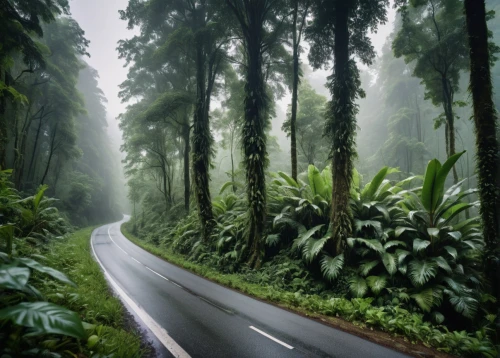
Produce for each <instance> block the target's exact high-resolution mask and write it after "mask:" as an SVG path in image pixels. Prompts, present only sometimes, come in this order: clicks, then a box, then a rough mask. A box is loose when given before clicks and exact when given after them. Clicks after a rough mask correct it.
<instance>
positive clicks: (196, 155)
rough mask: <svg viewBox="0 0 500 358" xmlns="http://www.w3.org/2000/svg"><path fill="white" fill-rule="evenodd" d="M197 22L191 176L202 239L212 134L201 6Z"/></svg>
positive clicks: (209, 215) (207, 216) (207, 224)
mask: <svg viewBox="0 0 500 358" xmlns="http://www.w3.org/2000/svg"><path fill="white" fill-rule="evenodd" d="M196 16H197V17H198V18H197V22H198V24H199V28H198V32H197V34H196V43H195V46H196V106H195V112H194V116H193V177H194V184H195V196H196V202H197V204H198V214H199V217H200V222H201V226H202V231H203V232H202V235H203V239H204V240H205V241H208V239H209V237H210V232H211V228H212V227H213V212H212V199H211V196H210V155H211V153H212V141H213V139H212V134H211V133H210V123H209V116H208V114H207V115H206V113H207V112H206V109H207V106H208V103H207V81H206V56H205V51H204V41H205V38H204V35H203V34H204V30H202V29H201V27H202V26H203V24H204V21H205V14H204V11H203V9H200V10H198V11H196Z"/></svg>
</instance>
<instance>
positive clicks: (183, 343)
mask: <svg viewBox="0 0 500 358" xmlns="http://www.w3.org/2000/svg"><path fill="white" fill-rule="evenodd" d="M121 223H122V222H118V223H114V224H109V225H104V226H101V227H99V228H98V229H96V230H94V232H93V234H92V238H91V240H92V245H93V248H94V251H95V254H96V256H97V258H98V259H99V261H100V263H101V265H102V266H103V267H104V269H105V270H106V272H107V274H108V275H109V276H110V277H111V281H114V284H115V285H118V286H119V289H118V291H119V292H120V291H121V294H122V296H123V294H126V295H127V296H128V300H129V303H130V300H132V301H133V302H132V303H131V305H132V306H134V307H136V310H137V307H140V309H139V310H143V311H144V312H145V313H146V314H147V316H149V317H150V318H152V319H153V320H154V323H153V326H154V327H158V326H161V328H162V329H159V330H158V329H156V330H155V329H153V330H152V331H150V332H149V335H150V336H152V335H151V332H157V335H159V336H161V337H162V338H163V342H167V343H164V344H163V345H162V344H161V343H159V342H160V340H156V346H157V348H158V349H157V352H158V353H159V356H162V357H172V356H177V357H189V356H191V357H203V358H210V357H238V358H239V357H242V358H243V357H339V358H340V357H346V358H347V357H352V358H361V357H383V358H393V357H394V358H395V357H405V355H403V354H401V353H398V352H396V351H393V350H391V349H389V348H385V347H382V346H379V345H377V344H375V343H371V342H369V341H366V340H363V339H362V338H359V337H357V336H354V335H351V334H348V333H345V332H343V331H339V330H336V329H334V328H331V327H329V326H326V325H323V324H321V323H319V322H316V321H313V320H310V319H307V318H305V317H302V316H299V315H296V314H293V313H291V312H288V311H286V310H282V309H280V308H277V307H275V306H272V305H269V304H266V303H263V302H261V301H258V300H255V299H252V298H250V297H248V296H245V295H242V294H239V293H237V292H235V291H232V290H229V289H227V288H224V287H222V286H220V285H217V284H215V283H213V282H210V281H207V280H205V279H203V278H201V277H198V276H196V275H193V274H191V273H189V272H187V271H185V270H183V269H181V268H179V267H177V266H174V265H171V264H169V263H168V262H166V261H164V260H162V259H159V258H157V257H156V256H154V255H151V254H150V253H148V252H147V251H145V250H143V249H141V248H139V247H138V246H136V245H135V244H133V243H131V242H130V241H129V240H127V239H126V238H125V237H124V236H123V235H122V234H121V232H120V224H121ZM108 278H109V277H108ZM115 291H117V288H116V287H115ZM131 305H126V306H127V308H128V309H129V310H130V309H131V308H133V307H131ZM133 314H134V316H135V317H136V319H137V317H138V316H139V317H140V316H141V314H139V315H137V312H134V313H133ZM142 316H144V314H143V315H142ZM150 326H151V324H150ZM158 331H159V333H158ZM165 331H166V332H165ZM164 345H167V346H168V348H169V349H167V348H166V347H164Z"/></svg>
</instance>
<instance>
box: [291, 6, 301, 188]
mask: <svg viewBox="0 0 500 358" xmlns="http://www.w3.org/2000/svg"><path fill="white" fill-rule="evenodd" d="M298 12H299V2H298V0H296V1H295V4H294V9H293V44H292V45H293V83H292V113H291V116H290V152H291V153H290V155H291V161H292V178H293V179H294V180H295V181H297V131H296V126H297V102H298V87H299V44H298V38H297V37H298V36H297V18H298V15H299V14H298Z"/></svg>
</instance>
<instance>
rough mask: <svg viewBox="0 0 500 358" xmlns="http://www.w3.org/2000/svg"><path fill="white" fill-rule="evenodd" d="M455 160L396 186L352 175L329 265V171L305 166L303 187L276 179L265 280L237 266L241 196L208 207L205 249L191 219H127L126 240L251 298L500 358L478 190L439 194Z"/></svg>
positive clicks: (388, 171)
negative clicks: (350, 227)
mask: <svg viewBox="0 0 500 358" xmlns="http://www.w3.org/2000/svg"><path fill="white" fill-rule="evenodd" d="M462 154H463V153H459V154H456V155H454V156H453V157H451V158H450V159H448V160H447V162H445V163H443V165H441V163H439V161H437V160H433V161H431V162H430V163H429V165H428V167H427V170H426V173H425V176H415V177H410V178H406V179H404V180H401V181H398V180H394V179H393V180H390V179H388V177H391V176H392V177H395V176H396V175H397V174H399V173H398V171H397V170H396V169H392V168H387V167H385V168H383V169H382V170H380V172H379V173H378V174H377V175H376V176H375V177H374V178H373V179H372V180H371V181H368V182H367V183H366V184H364V185H363V184H362V182H363V180H362V179H361V177H360V175H359V174H358V173H357V171H355V172H354V173H353V177H354V185H353V187H352V190H351V194H350V197H351V199H350V200H351V205H350V207H351V210H352V212H353V216H354V235H353V237H352V238H349V240H348V247H347V248H346V251H345V252H344V253H342V254H340V255H337V256H334V257H333V256H330V255H329V254H328V246H327V245H328V244H329V242H328V241H329V237H330V233H329V232H328V230H329V228H328V213H329V212H330V205H331V201H330V193H331V190H332V184H331V181H330V179H329V178H330V172H329V168H328V167H327V168H325V169H324V170H323V171H322V172H320V171H319V170H318V169H317V168H316V167H314V166H312V165H311V166H310V167H309V170H308V173H307V176H306V177H305V178H304V179H305V180H304V181H302V180H300V179H299V181H298V182H296V181H295V180H293V179H292V178H291V177H289V176H288V175H286V174H285V173H283V172H279V173H276V174H273V175H272V181H271V183H270V184H269V188H268V192H269V215H268V218H267V220H268V222H269V227H270V228H272V229H270V232H269V234H268V235H267V240H266V245H265V250H264V253H263V256H264V264H263V265H262V267H261V268H260V269H250V268H248V266H246V265H245V263H244V261H243V260H242V257H243V255H244V252H245V250H246V249H247V248H246V242H245V239H244V231H245V222H246V215H247V212H246V210H245V202H244V198H243V197H242V195H239V196H238V195H235V194H234V193H228V194H226V195H223V196H221V197H220V198H219V199H218V200H215V201H214V202H213V206H214V209H215V210H214V214H215V220H216V225H214V229H213V232H212V237H211V239H210V240H209V241H208V243H206V242H204V240H203V239H202V237H200V235H199V232H200V231H199V230H200V228H199V226H198V221H197V217H196V216H195V215H191V216H190V217H187V218H185V219H183V220H180V221H179V222H178V223H177V225H172V224H170V225H160V224H159V221H158V220H157V219H156V220H155V218H153V219H152V220H144V221H141V219H137V220H132V221H130V222H128V223H126V224H124V225H123V229H122V230H123V232H124V233H125V234H126V235H127V236H128V237H129V238H131V239H132V240H133V241H134V242H136V243H138V244H139V245H141V246H143V247H144V248H146V249H148V250H150V251H151V252H153V253H154V254H156V255H159V256H161V257H164V258H166V259H167V260H169V261H172V262H173V263H175V264H178V265H180V266H182V267H185V268H187V269H189V270H191V271H194V272H195V273H198V274H200V275H202V276H205V277H208V278H210V279H213V280H215V281H217V282H219V283H222V284H224V285H226V286H228V287H234V288H236V289H239V290H241V291H243V292H245V293H248V294H251V295H254V296H256V297H258V298H261V299H265V300H269V301H272V302H276V303H279V304H283V305H285V306H287V307H291V308H297V309H300V310H304V311H305V312H307V313H309V314H311V315H318V314H319V315H327V316H335V317H341V318H343V319H345V320H348V321H351V322H355V323H356V324H358V325H362V326H366V327H373V328H377V329H381V330H383V331H386V332H389V333H393V334H395V335H401V336H404V337H406V338H407V339H408V340H410V341H411V342H422V343H424V344H426V345H428V346H431V347H434V348H437V349H439V350H440V351H443V352H449V353H452V354H456V355H459V356H468V357H477V356H480V355H483V356H485V357H496V354H497V351H496V348H495V346H494V344H493V343H492V336H493V335H494V334H495V330H494V320H495V317H494V316H492V315H491V314H490V313H489V311H488V305H491V304H493V303H494V298H493V297H492V296H491V295H490V294H488V288H487V287H485V286H484V276H483V275H482V274H481V272H480V255H481V252H482V250H483V249H484V242H483V240H482V237H481V231H480V220H479V217H478V216H477V206H478V205H479V204H478V202H468V201H467V197H468V196H472V195H474V194H475V192H476V190H467V191H464V190H462V189H461V187H462V186H463V181H462V182H459V183H457V184H454V185H451V186H450V187H449V188H446V189H445V180H446V177H447V176H448V173H449V172H450V170H451V168H452V166H453V164H454V163H455V162H456V161H457V160H458V158H459V157H460V156H461V155H462ZM466 212H468V215H467V216H468V217H467V218H466V217H465V216H466V215H465V213H466ZM148 216H149V217H150V215H147V216H146V217H148ZM130 233H135V234H136V235H137V236H138V237H139V238H136V237H135V236H132V235H131V234H130Z"/></svg>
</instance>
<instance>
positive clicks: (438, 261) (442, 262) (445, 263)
mask: <svg viewBox="0 0 500 358" xmlns="http://www.w3.org/2000/svg"><path fill="white" fill-rule="evenodd" d="M433 260H434V262H435V263H436V264H437V265H438V266H439V267H440V268H442V269H443V270H444V271H446V272H447V273H450V274H451V272H452V269H451V267H450V264H448V261H446V260H445V259H444V257H443V256H438V257H434V258H433Z"/></svg>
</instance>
